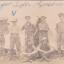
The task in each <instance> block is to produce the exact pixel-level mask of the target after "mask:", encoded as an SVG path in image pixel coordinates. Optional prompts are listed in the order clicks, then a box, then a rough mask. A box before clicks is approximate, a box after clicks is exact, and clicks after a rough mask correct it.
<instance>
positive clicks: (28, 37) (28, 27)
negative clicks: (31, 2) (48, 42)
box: [22, 16, 35, 53]
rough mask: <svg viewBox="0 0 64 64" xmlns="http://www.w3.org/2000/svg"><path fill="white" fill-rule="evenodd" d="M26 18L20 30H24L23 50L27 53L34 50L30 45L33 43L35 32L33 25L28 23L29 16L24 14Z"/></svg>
mask: <svg viewBox="0 0 64 64" xmlns="http://www.w3.org/2000/svg"><path fill="white" fill-rule="evenodd" d="M25 19H26V21H27V22H26V23H25V25H24V26H23V27H22V30H25V47H26V48H25V51H26V52H27V53H31V52H33V51H34V48H33V47H32V45H33V43H34V32H35V28H34V26H33V24H31V23H30V19H31V17H30V16H25Z"/></svg>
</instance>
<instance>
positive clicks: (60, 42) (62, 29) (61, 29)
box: [56, 13, 64, 53]
mask: <svg viewBox="0 0 64 64" xmlns="http://www.w3.org/2000/svg"><path fill="white" fill-rule="evenodd" d="M58 16H59V18H60V22H59V23H57V25H56V31H57V37H58V38H57V47H58V52H59V53H62V50H63V48H64V13H60V14H59V15H58Z"/></svg>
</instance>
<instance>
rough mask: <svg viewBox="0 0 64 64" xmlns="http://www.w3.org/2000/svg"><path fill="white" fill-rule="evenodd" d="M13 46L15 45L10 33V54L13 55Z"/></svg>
mask: <svg viewBox="0 0 64 64" xmlns="http://www.w3.org/2000/svg"><path fill="white" fill-rule="evenodd" d="M14 46H15V41H14V37H13V35H11V36H10V53H11V55H13V50H14Z"/></svg>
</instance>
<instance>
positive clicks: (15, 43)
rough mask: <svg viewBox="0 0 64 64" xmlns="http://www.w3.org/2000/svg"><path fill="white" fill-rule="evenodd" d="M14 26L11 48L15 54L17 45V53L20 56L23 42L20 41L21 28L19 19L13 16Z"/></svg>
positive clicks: (11, 29) (11, 28)
mask: <svg viewBox="0 0 64 64" xmlns="http://www.w3.org/2000/svg"><path fill="white" fill-rule="evenodd" d="M11 23H12V26H11V27H10V49H11V55H15V53H14V52H15V47H16V51H17V52H16V55H18V56H20V53H21V42H20V36H19V32H20V29H19V28H18V25H17V19H16V18H13V19H12V20H11Z"/></svg>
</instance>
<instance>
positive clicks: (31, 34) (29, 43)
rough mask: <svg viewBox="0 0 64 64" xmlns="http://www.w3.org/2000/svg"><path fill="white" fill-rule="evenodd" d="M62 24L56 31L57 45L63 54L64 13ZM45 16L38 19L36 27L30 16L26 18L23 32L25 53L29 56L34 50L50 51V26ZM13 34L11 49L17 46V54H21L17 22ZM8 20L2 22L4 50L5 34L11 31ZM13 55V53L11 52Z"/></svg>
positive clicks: (0, 31)
mask: <svg viewBox="0 0 64 64" xmlns="http://www.w3.org/2000/svg"><path fill="white" fill-rule="evenodd" d="M58 16H59V18H60V22H59V23H57V25H56V31H57V35H58V37H57V38H58V39H57V41H58V42H57V44H58V51H60V52H61V48H62V46H64V43H63V42H64V13H60V14H59V15H58ZM46 18H47V17H45V16H41V17H40V18H38V21H37V23H36V26H34V25H33V24H31V22H30V19H31V17H30V16H25V19H26V24H25V25H24V26H23V27H22V29H21V30H25V51H26V53H27V54H29V53H32V52H33V51H34V50H38V49H39V50H40V51H46V52H47V51H49V50H50V46H49V42H48V31H49V26H48V24H47V23H46ZM11 22H12V27H11V32H10V49H11V50H13V49H14V48H15V46H16V50H17V53H18V54H20V52H21V42H20V37H19V33H18V29H19V28H18V27H17V20H13V21H11ZM8 25H9V24H8V23H7V20H0V47H1V48H0V49H4V45H5V37H4V36H5V34H6V33H7V32H8V31H9V29H8ZM11 53H12V52H11Z"/></svg>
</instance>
